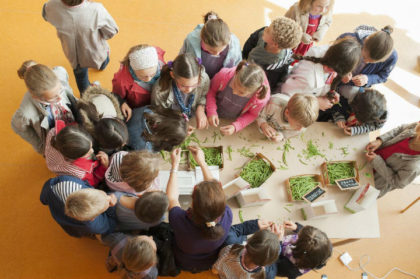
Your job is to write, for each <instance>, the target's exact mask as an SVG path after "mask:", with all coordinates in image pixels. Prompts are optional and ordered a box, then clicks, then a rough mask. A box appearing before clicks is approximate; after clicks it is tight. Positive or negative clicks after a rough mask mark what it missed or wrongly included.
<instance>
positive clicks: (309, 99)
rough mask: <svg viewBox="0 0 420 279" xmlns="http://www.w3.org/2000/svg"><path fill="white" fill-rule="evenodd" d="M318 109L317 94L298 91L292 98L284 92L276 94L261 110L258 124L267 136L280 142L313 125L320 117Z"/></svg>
mask: <svg viewBox="0 0 420 279" xmlns="http://www.w3.org/2000/svg"><path fill="white" fill-rule="evenodd" d="M318 111H319V106H318V100H317V99H316V97H315V96H312V95H307V94H306V95H304V94H299V93H298V94H295V95H293V96H292V98H290V97H289V96H287V95H284V94H274V95H271V98H270V101H269V102H268V104H267V105H266V106H265V107H264V108H263V110H262V111H261V112H260V115H259V116H258V118H257V124H258V127H259V128H260V130H261V131H262V132H263V134H264V135H265V136H266V137H267V138H269V139H270V140H272V141H275V142H280V141H281V140H283V139H285V138H286V139H287V138H290V137H292V136H295V135H297V134H299V133H301V132H303V131H304V130H305V128H307V127H309V126H310V125H312V124H313V123H314V122H315V121H316V119H317V118H318Z"/></svg>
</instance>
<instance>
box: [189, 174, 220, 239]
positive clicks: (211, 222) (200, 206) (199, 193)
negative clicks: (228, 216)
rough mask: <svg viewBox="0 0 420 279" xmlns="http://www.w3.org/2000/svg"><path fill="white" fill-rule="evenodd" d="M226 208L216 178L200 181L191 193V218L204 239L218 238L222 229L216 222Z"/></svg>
mask: <svg viewBox="0 0 420 279" xmlns="http://www.w3.org/2000/svg"><path fill="white" fill-rule="evenodd" d="M225 208H226V199H225V193H224V192H223V189H222V187H221V185H220V182H219V181H217V180H212V181H202V182H200V183H199V184H197V185H196V186H195V187H194V191H193V193H192V219H193V221H194V223H195V224H197V225H198V226H199V227H200V229H201V234H202V236H203V237H204V238H206V239H219V238H220V237H222V236H223V234H224V229H223V228H222V226H221V225H220V224H219V223H218V221H219V220H218V219H219V217H221V216H222V215H223V213H224V212H225Z"/></svg>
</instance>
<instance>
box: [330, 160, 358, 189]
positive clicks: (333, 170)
mask: <svg viewBox="0 0 420 279" xmlns="http://www.w3.org/2000/svg"><path fill="white" fill-rule="evenodd" d="M327 172H328V179H329V180H330V184H334V183H335V181H336V180H337V179H344V178H349V177H354V176H355V174H354V166H353V164H352V163H328V164H327Z"/></svg>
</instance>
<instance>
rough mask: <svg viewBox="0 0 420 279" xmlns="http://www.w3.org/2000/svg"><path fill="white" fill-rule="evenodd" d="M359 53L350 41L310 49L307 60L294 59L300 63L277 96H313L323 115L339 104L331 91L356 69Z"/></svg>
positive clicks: (358, 45)
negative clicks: (282, 94) (300, 94)
mask: <svg viewBox="0 0 420 279" xmlns="http://www.w3.org/2000/svg"><path fill="white" fill-rule="evenodd" d="M360 53H361V47H360V44H359V43H358V42H357V41H356V40H354V39H352V38H347V39H341V40H338V41H335V42H334V44H332V45H331V46H330V47H328V49H327V48H326V47H313V48H311V49H310V51H309V52H308V56H304V57H300V56H298V57H297V58H298V59H299V60H301V61H300V62H299V63H298V65H296V66H295V67H294V68H293V71H292V73H291V74H290V75H289V76H288V77H287V79H286V81H285V82H284V83H283V85H282V86H281V91H280V92H281V93H284V94H286V95H289V96H292V95H293V94H295V93H303V94H313V95H315V96H316V97H317V99H318V103H319V109H320V110H321V111H325V110H327V109H329V108H331V107H332V106H333V105H334V104H335V103H337V102H338V101H339V99H340V96H339V95H338V94H337V93H336V92H335V91H334V90H335V89H336V87H337V85H338V84H339V83H340V82H341V79H342V78H343V77H344V76H345V75H347V74H348V73H350V72H351V71H352V70H353V69H354V67H356V65H357V63H358V62H359V58H360ZM326 114H328V115H330V114H331V112H328V113H326ZM320 117H321V114H320V116H319V118H320ZM319 118H318V119H319ZM324 121H325V120H324Z"/></svg>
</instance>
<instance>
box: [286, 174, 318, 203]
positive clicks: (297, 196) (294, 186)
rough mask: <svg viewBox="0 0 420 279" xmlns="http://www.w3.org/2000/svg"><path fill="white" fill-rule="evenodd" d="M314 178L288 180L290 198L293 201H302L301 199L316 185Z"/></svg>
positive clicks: (305, 177)
mask: <svg viewBox="0 0 420 279" xmlns="http://www.w3.org/2000/svg"><path fill="white" fill-rule="evenodd" d="M318 183H319V182H318V181H316V179H315V177H314V176H298V177H293V178H290V179H289V184H290V190H291V191H292V198H293V200H295V201H301V200H303V199H302V197H303V195H305V194H306V193H308V192H309V191H310V190H312V189H313V188H315V187H316V186H317V185H318Z"/></svg>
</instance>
